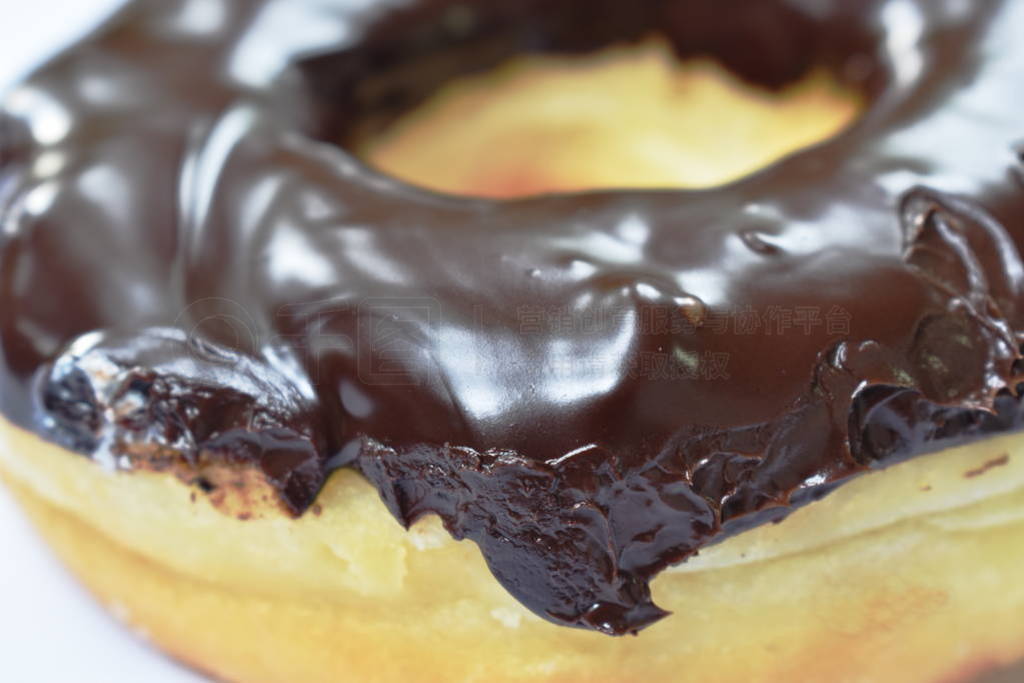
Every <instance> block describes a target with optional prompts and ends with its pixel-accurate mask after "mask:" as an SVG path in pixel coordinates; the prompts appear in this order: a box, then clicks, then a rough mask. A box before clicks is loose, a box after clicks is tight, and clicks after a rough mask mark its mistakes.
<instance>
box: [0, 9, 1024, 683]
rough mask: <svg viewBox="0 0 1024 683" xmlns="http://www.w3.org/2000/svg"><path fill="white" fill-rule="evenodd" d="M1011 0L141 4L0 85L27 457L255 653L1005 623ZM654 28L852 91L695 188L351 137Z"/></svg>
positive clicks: (154, 606)
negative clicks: (373, 147)
mask: <svg viewBox="0 0 1024 683" xmlns="http://www.w3.org/2000/svg"><path fill="white" fill-rule="evenodd" d="M1021 27H1024V5H1021V3H1019V2H1013V1H1012V0H983V1H979V2H962V1H960V0H864V1H862V2H852V1H846V0H820V1H817V2H813V1H808V0H762V1H760V2H744V1H741V0H715V1H712V0H676V1H672V2H670V1H664V2H661V1H655V0H644V1H642V2H634V3H621V2H613V1H612V0H590V1H589V2H584V1H583V0H558V1H557V2H540V1H539V0H520V1H518V2H511V1H508V2H505V1H501V0H488V1H486V2H484V1H480V2H466V1H465V0H462V1H461V2H458V1H453V0H410V1H408V2H402V3H391V2H385V1H383V0H366V1H360V2H350V1H347V0H303V1H301V2H298V1H296V0H160V1H157V0H150V1H139V2H135V3H133V4H130V5H129V6H128V7H127V8H126V9H124V10H123V11H122V12H120V13H119V14H118V15H117V16H116V17H115V18H113V19H112V20H111V21H110V22H109V23H107V24H106V25H105V26H104V27H102V28H101V29H100V30H98V31H97V32H96V33H95V34H93V35H92V36H90V37H88V38H86V39H85V40H83V41H82V42H81V43H80V44H78V45H76V46H75V47H73V48H71V49H70V50H69V51H67V52H66V53H65V54H63V55H62V56H60V57H58V58H56V59H55V60H53V61H52V62H50V63H49V64H48V65H46V66H45V67H43V68H42V69H40V70H39V71H38V72H37V73H35V74H34V75H32V76H31V77H30V78H29V79H27V80H26V81H25V82H24V83H23V84H22V85H20V86H19V87H17V88H15V89H14V90H12V91H11V92H10V93H8V94H7V95H6V97H5V98H4V101H3V108H2V110H0V414H2V416H3V418H2V429H0V440H2V446H0V471H2V472H3V477H4V479H5V481H6V482H7V484H8V485H9V487H10V488H11V490H12V491H13V492H14V494H15V495H16V497H17V498H18V499H19V500H20V501H21V502H22V503H23V504H24V506H25V508H26V509H27V510H28V511H29V514H30V515H31V517H32V518H33V519H34V520H35V522H36V524H37V525H38V526H39V528H40V530H41V532H42V533H43V534H44V535H45V536H46V537H47V539H48V540H49V541H50V542H51V543H52V545H53V546H54V548H55V549H56V551H57V553H58V554H59V555H60V557H61V558H62V559H63V560H64V561H65V562H66V563H67V564H68V565H69V566H70V567H71V568H72V569H73V570H74V571H75V572H76V574H77V575H78V576H80V577H81V579H82V581H83V582H84V583H85V584H86V585H87V586H88V587H89V588H90V589H91V590H92V591H93V592H94V593H95V594H96V595H97V596H98V597H99V599H100V600H102V601H103V602H104V603H106V604H108V605H110V606H111V608H112V609H114V610H115V611H116V612H117V613H119V614H121V615H122V616H124V618H125V619H126V620H127V621H128V622H129V623H130V624H132V625H134V626H135V627H137V628H140V629H142V630H144V631H145V632H146V633H147V634H149V635H150V637H151V638H152V639H153V640H154V641H155V642H156V643H157V644H158V645H159V646H160V647H161V648H163V649H164V650H166V651H167V652H170V653H171V654H173V655H175V656H177V657H179V658H180V659H182V660H183V661H185V662H188V663H190V664H191V665H193V666H195V667H196V668H198V669H201V670H204V671H208V672H210V673H211V674H212V675H214V676H216V677H219V678H224V679H228V680H240V681H242V680H244V681H257V680H267V681H292V680H302V681H317V680H324V681H337V680H360V681H362V680H374V681H409V680H417V681H432V680H439V681H440V680H446V681H450V680H467V681H468V680H488V681H513V680H544V681H569V680H587V681H622V680H647V681H662V680H664V681H669V680H671V681H707V680H715V681H725V682H730V681H820V680H829V681H864V680H871V681H940V680H942V681H948V680H967V679H968V678H970V677H971V676H974V675H977V674H979V673H982V672H984V671H987V670H989V669H992V668H997V667H1000V666H1004V665H1008V664H1011V663H1012V662H1014V661H1016V660H1018V659H1021V658H1024V620H1022V619H1021V618H1020V614H1021V613H1022V608H1024V587H1021V585H1020V582H1019V580H1018V579H1017V573H1018V568H1019V567H1020V566H1021V562H1022V561H1024V544H1022V543H1021V540H1022V538H1024V514H1022V512H1024V505H1022V503H1024V500H1022V496H1024V443H1022V442H1021V441H1020V438H1019V436H1018V435H1016V434H1015V433H1014V432H1015V431H1016V430H1017V428H1018V427H1019V426H1020V425H1021V422H1022V420H1024V412H1022V410H1024V409H1022V406H1021V402H1020V400H1019V398H1018V385H1019V383H1020V381H1021V380H1022V379H1024V378H1022V370H1024V364H1022V363H1021V362H1020V361H1021V342H1022V331H1024V311H1022V310H1021V302H1022V301H1024V298H1022V295H1024V291H1022V290H1024V262H1022V260H1021V254H1020V248H1021V244H1022V241H1024V220H1022V218H1021V216H1024V151H1022V148H1021V147H1020V143H1021V142H1022V139H1024V135H1022V133H1024V130H1022V128H1024V126H1022V124H1021V122H1020V120H1019V113H1018V110H1019V107H1018V106H1015V105H1016V104H1017V102H1018V100H1019V84H1020V83H1021V82H1022V79H1024V45H1022V44H1021V42H1020V40H1019V33H1020V28H1021ZM652 35H654V36H658V37H659V39H661V40H663V41H665V44H667V45H668V46H670V49H671V52H672V54H673V55H674V56H675V57H676V58H679V59H688V58H694V57H698V58H707V59H712V60H714V61H715V62H717V63H719V64H721V65H722V66H723V67H724V68H725V69H727V70H728V71H729V72H731V73H732V74H735V76H736V77H738V78H739V79H741V80H742V81H743V82H745V83H747V84H749V85H750V86H752V87H757V88H761V89H766V90H775V91H779V90H780V89H785V88H786V87H787V86H788V85H790V84H793V83H795V82H798V81H799V80H800V79H801V78H803V77H805V76H806V75H807V74H808V73H810V72H812V71H813V70H814V69H824V70H826V71H827V72H828V73H830V74H833V75H834V77H835V78H836V79H837V80H838V82H839V84H840V85H841V86H842V87H843V88H845V89H848V90H849V91H852V92H855V93H857V94H858V97H859V98H861V100H862V101H863V111H862V112H861V113H860V114H859V116H857V117H856V119H855V120H853V121H851V122H850V123H849V125H847V126H846V127H845V128H843V129H842V130H841V131H840V132H838V133H837V134H836V135H835V136H834V137H832V138H830V139H828V140H826V141H824V142H821V143H820V144H815V145H812V146H810V147H807V148H804V149H801V150H800V151H797V152H795V153H793V154H791V155H788V156H785V157H784V158H782V159H780V160H778V161H775V162H773V163H771V164H770V165H769V166H768V167H766V168H764V169H762V170H760V171H758V172H755V173H752V174H748V175H745V176H744V177H742V178H740V179H738V180H735V181H732V182H729V183H726V184H720V185H716V186H714V187H707V188H701V189H679V188H658V187H655V188H648V189H637V188H629V189H622V188H618V189H617V188H615V187H611V188H602V189H598V190H594V191H586V190H580V191H572V192H552V193H543V192H542V193H540V194H532V193H531V192H527V193H526V194H528V195H529V196H525V197H519V198H513V199H495V198H481V197H474V196H463V195H459V194H456V193H448V192H438V191H431V190H429V189H426V188H423V187H420V186H417V185H414V184H412V183H409V182H406V181H403V180H401V179H399V178H398V177H396V176H395V175H394V174H391V173H387V172H385V171H383V170H381V169H379V168H376V167H375V166H373V165H372V164H370V163H368V162H367V161H366V160H365V159H363V158H361V157H360V156H358V155H356V154H355V153H354V152H353V149H355V147H356V146H357V145H358V144H359V141H361V140H366V139H369V138H372V137H373V136H374V135H377V134H379V133H380V132H381V131H385V130H388V129H389V127H392V126H394V125H395V124H396V122H397V121H400V120H401V119H402V117H403V116H405V115H406V114H407V113H408V112H410V111H413V110H415V109H416V108H417V107H420V106H421V105H424V103H426V102H428V101H429V100H430V98H431V96H432V94H434V93H436V92H438V91H439V90H440V89H442V88H443V87H444V85H445V84H448V83H451V82H453V81H455V80H457V79H459V78H466V77H471V76H472V75H473V74H480V73H484V72H487V71H488V70H490V69H494V68H498V67H499V66H500V65H501V64H503V63H505V62H507V60H509V59H513V58H515V57H517V56H521V55H549V56H563V57H564V56H576V57H580V56H583V57H585V56H587V55H593V54H595V53H597V52H600V51H601V50H604V49H606V48H609V47H611V46H615V45H622V44H626V45H629V44H632V45H636V44H639V43H641V42H642V41H644V40H646V39H648V38H649V37H650V36H652ZM722 135H723V138H724V136H727V135H728V131H727V130H723V132H722ZM493 152H494V153H495V154H497V153H499V152H500V150H493ZM537 155H538V156H541V157H542V156H543V155H544V149H543V148H542V147H540V146H538V149H537ZM441 161H442V162H443V160H441ZM81 456H87V457H81ZM459 541H471V543H466V542H459ZM652 582H653V586H654V587H653V593H652ZM609 636H624V637H620V638H613V637H609ZM634 636H635V637H634Z"/></svg>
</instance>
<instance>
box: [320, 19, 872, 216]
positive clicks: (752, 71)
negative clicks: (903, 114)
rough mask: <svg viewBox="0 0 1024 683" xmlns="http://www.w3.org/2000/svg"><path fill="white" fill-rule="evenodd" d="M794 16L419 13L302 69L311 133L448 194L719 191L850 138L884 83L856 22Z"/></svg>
mask: <svg viewBox="0 0 1024 683" xmlns="http://www.w3.org/2000/svg"><path fill="white" fill-rule="evenodd" d="M795 4H796V3H792V2H784V1H782V0H779V1H773V0H767V1H765V2H758V3H750V2H743V1H741V0H715V1H714V2H712V1H711V0H680V1H679V2H674V3H665V2H654V1H647V2H637V3H621V2H613V1H612V0H595V1H591V2H583V1H582V0H558V1H555V2H545V3H541V2H534V1H529V0H527V1H525V2H519V3H511V2H509V3H505V2H495V3H459V2H442V3H434V4H431V3H422V4H417V7H416V8H414V9H410V10H406V11H397V12H394V13H392V14H389V15H388V17H387V19H385V20H381V21H379V22H378V23H377V24H375V25H372V26H371V27H370V29H369V32H368V36H367V40H365V41H364V42H362V43H361V44H360V45H359V46H357V47H355V48H352V49H350V50H347V51H342V52H339V53H336V54H330V55H326V56H323V57H318V58H316V59H313V60H310V61H308V62H307V63H306V64H305V65H304V67H303V69H304V72H305V74H306V75H307V78H308V82H309V84H310V92H311V93H312V94H313V99H314V102H316V107H315V108H316V113H317V116H316V119H317V132H316V134H317V136H318V137H321V138H322V139H325V140H329V141H331V142H334V143H337V144H341V145H342V146H344V147H345V148H346V149H347V150H348V151H350V152H351V153H353V154H354V155H355V156H357V157H359V158H360V159H362V160H363V161H364V162H366V163H367V164H368V165H369V166H371V167H373V168H375V169H377V170H378V171H380V172H382V173H384V174H386V175H389V176H392V177H395V178H398V179H401V180H404V181H406V182H408V183H411V184H413V185H418V186H421V187H424V188H427V189H431V190H435V191H439V192H444V193H449V194H457V195H468V196H482V197H491V198H516V197H524V196H532V195H540V194H548V193H564V192H578V191H587V190H608V189H638V188H651V189H667V188H688V189H692V188H708V187H713V186H717V185H722V184H726V183H728V182H731V181H734V180H736V179H738V178H742V177H744V176H746V175H749V174H751V173H754V172H756V171H758V170H759V169H762V168H764V167H765V166H768V165H770V164H772V163H773V162H776V161H778V160H779V159H781V158H783V157H785V156H787V155H790V154H792V153H793V152H795V151H797V150H800V149H803V148H806V147H808V146H811V145H814V144H816V143H820V142H822V141H824V140H827V139H829V138H831V137H833V136H835V135H837V134H839V133H840V132H841V131H843V130H845V129H847V128H848V127H849V126H850V125H851V124H852V123H853V122H854V121H856V119H857V118H858V116H859V115H860V114H862V112H863V111H864V110H865V108H866V106H867V105H868V103H869V102H870V100H871V99H872V98H873V97H874V95H875V93H876V92H877V91H879V90H880V88H881V85H882V83H883V81H884V80H885V74H884V69H883V68H882V66H881V65H882V63H883V62H882V60H880V59H878V58H877V57H876V52H877V45H876V43H877V42H878V41H877V39H876V38H875V37H874V36H873V35H872V30H871V28H870V27H860V26H858V25H857V20H856V13H855V14H852V15H851V16H850V17H848V18H844V17H842V16H836V15H835V14H831V15H830V16H829V17H828V19H818V18H815V17H814V16H813V15H811V14H809V13H808V14H805V13H802V12H801V11H800V10H798V9H797V8H795V7H794V5H795ZM421 5H429V7H428V8H427V9H423V8H422V6H421ZM439 5H441V7H439ZM844 20H848V21H849V22H850V25H849V27H848V29H847V30H845V31H844V32H843V33H842V35H844V36H847V38H845V39H844V40H843V41H839V42H837V41H835V39H834V35H835V33H834V32H829V33H830V34H831V35H832V36H833V38H832V40H831V41H830V42H826V41H824V40H823V39H822V38H821V36H823V35H824V33H825V32H823V31H821V30H820V29H821V28H822V26H821V24H820V22H822V21H844Z"/></svg>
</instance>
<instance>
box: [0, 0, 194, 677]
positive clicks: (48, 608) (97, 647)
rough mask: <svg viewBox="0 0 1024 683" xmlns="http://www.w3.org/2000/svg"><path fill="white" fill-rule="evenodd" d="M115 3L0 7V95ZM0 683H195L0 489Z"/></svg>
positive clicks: (1, 1) (33, 2)
mask: <svg viewBox="0 0 1024 683" xmlns="http://www.w3.org/2000/svg"><path fill="white" fill-rule="evenodd" d="M121 4H123V3H122V0H0V93H3V92H5V91H6V90H7V89H8V88H9V87H10V85H11V84H12V83H13V82H14V81H16V80H17V79H18V78H20V77H22V76H23V75H24V74H25V73H26V72H27V71H28V70H29V69H31V68H33V67H34V66H36V65H37V64H38V63H39V62H40V61H41V60H43V59H46V58H47V57H49V56H50V55H52V54H53V53H54V52H55V51H57V50H59V49H60V48H61V47H63V46H64V45H66V44H68V43H69V42H71V41H73V40H74V39H75V38H77V37H78V36H79V35H81V34H82V33H84V32H86V31H88V30H90V28H91V27H92V26H93V25H95V24H96V23H97V22H98V21H100V20H102V18H103V17H104V16H105V15H106V14H108V13H109V12H111V11H112V10H113V9H115V8H116V7H118V6H119V5H121ZM0 680H3V681H9V682H10V683H94V682H95V683H101V682H102V683H122V682H124V683H128V682H130V683H199V682H200V681H201V680H203V679H201V678H199V677H197V676H196V675H194V674H192V673H191V672H188V671H185V670H183V669H182V668H180V667H178V666H177V665H176V664H174V663H173V662H171V661H170V660H168V659H166V658H165V657H164V656H163V655H161V654H160V653H158V652H156V651H155V650H153V649H151V648H150V646H148V645H147V644H146V643H144V642H142V641H141V640H140V639H138V638H137V637H136V636H134V635H133V634H131V633H130V632H129V631H127V630H126V629H124V628H122V626H121V625H120V624H119V623H117V622H116V621H115V620H114V619H112V618H111V617H109V616H108V615H107V614H106V613H105V612H103V610H101V609H100V608H99V607H98V606H97V605H96V604H95V603H93V602H92V599H91V598H90V597H89V595H88V594H87V593H86V592H85V591H84V590H83V589H82V588H81V587H80V586H79V585H78V584H77V583H76V582H75V580H74V579H73V578H72V577H71V576H70V575H69V574H68V573H67V572H66V571H65V570H64V569H63V568H62V567H61V566H60V565H59V564H58V563H57V561H56V560H55V559H54V557H53V555H52V554H51V553H50V552H49V550H48V549H47V548H46V547H45V545H44V544H43V543H42V542H41V541H40V540H39V539H38V538H36V536H35V533H34V531H33V529H32V528H31V526H29V524H28V521H27V520H26V519H25V517H24V516H23V515H22V513H21V511H20V510H19V509H18V508H17V507H16V506H15V504H14V502H13V501H12V500H11V498H10V496H9V495H8V493H7V492H6V491H5V490H3V488H2V486H0Z"/></svg>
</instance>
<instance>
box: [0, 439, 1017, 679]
mask: <svg viewBox="0 0 1024 683" xmlns="http://www.w3.org/2000/svg"><path fill="white" fill-rule="evenodd" d="M1004 455H1005V456H1007V459H1006V464H1004V465H1000V466H995V467H990V468H989V469H988V470H986V471H985V472H984V473H983V474H980V475H977V476H973V477H966V476H965V473H966V472H970V471H975V470H978V469H980V468H983V467H984V466H985V464H986V463H990V462H992V461H993V460H999V461H1000V462H1001V458H1002V456H1004ZM0 471H2V472H3V473H4V474H5V478H6V479H7V480H8V481H9V483H10V484H11V487H12V489H13V490H14V491H15V493H16V494H17V496H18V497H19V498H20V499H21V501H22V502H23V503H24V504H25V506H26V508H27V509H28V511H29V513H30V514H31V516H32V518H33V519H34V520H35V522H36V523H37V524H38V525H39V527H40V529H41V530H42V532H43V533H44V535H46V536H47V538H49V540H50V541H51V542H52V543H53V545H54V547H55V548H56V549H57V551H58V553H59V554H60V555H61V556H62V557H63V559H64V560H65V561H66V562H67V563H68V564H69V565H70V566H71V567H72V568H73V569H74V570H75V571H76V572H77V573H78V575H79V576H80V577H81V578H82V579H83V581H84V582H85V583H86V584H87V585H88V586H89V587H90V588H91V589H92V590H93V591H95V593H96V594H97V595H98V596H100V598H101V599H102V600H103V601H104V602H105V603H107V604H108V605H110V606H111V607H114V608H115V610H116V612H117V613H118V614H121V615H123V616H124V617H125V618H126V619H127V620H128V621H129V622H130V623H131V624H132V625H133V626H135V627H137V628H139V629H141V630H142V631H144V632H145V633H147V634H149V636H150V637H151V638H152V639H153V640H154V641H155V642H156V643H157V644H158V645H160V646H161V647H163V648H165V649H167V650H168V651H169V652H171V653H173V654H175V655H177V656H179V657H181V658H182V659H184V660H185V661H188V662H190V663H192V664H194V665H195V666H197V667H199V668H201V669H204V670H207V671H211V672H214V673H216V674H217V675H218V676H220V677H223V678H225V679H229V680H236V681H297V680H301V681H360V682H362V681H403V682H409V681H481V682H483V681H608V682H611V681H616V682H618V681H621V682H623V683H625V682H627V681H649V682H655V681H676V682H689V681H694V682H697V681H700V682H703V681H709V680H713V681H716V682H722V683H732V682H736V683H740V682H742V683H753V682H760V681H764V682H772V683H775V682H779V683H782V682H786V683H792V682H799V681H835V682H844V681H850V682H853V681H864V682H867V681H872V682H875V681H878V682H885V681H893V682H894V683H896V682H899V683H914V682H915V681H922V682H925V681H927V682H933V681H935V682H937V681H953V680H959V679H962V678H964V677H966V676H968V675H970V674H972V673H974V672H975V671H979V670H983V669H985V668H987V667H990V666H995V665H998V664H1005V663H1008V662H1011V661H1013V660H1014V659H1016V658H1018V657H1020V656H1022V655H1024V619H1022V618H1021V616H1020V615H1021V614H1024V582H1022V581H1021V580H1020V568H1021V567H1022V566H1024V439H1022V437H1019V436H1010V437H1003V438H998V439H991V440H988V441H984V442H982V443H980V444H977V445H974V446H969V447H964V448H959V449H955V450H949V451H946V452H943V453H939V454H935V455H929V456H925V457H921V458H917V459H914V460H912V461H910V462H908V463H905V464H902V465H899V466H897V467H893V468H891V469H890V470H887V471H884V472H878V473H873V474H870V475H867V476H865V477H863V478H861V479H859V480H857V481H854V482H852V483H850V484H849V485H847V486H844V487H842V488H841V489H840V490H839V491H838V492H836V493H835V494H833V495H831V496H829V497H828V498H826V499H825V500H823V501H821V502H819V503H816V504H814V505H812V506H809V507H807V508H804V509H802V510H800V511H798V512H796V513H795V514H794V515H793V516H792V517H791V518H790V519H789V520H787V521H786V522H783V523H782V524H779V525H774V526H770V527H764V528H761V529H757V530H754V531H752V532H750V533H747V534H742V535H740V536H738V537H735V538H733V539H730V540H728V541H726V542H725V543H723V544H721V545H720V546H717V547H715V548H711V549H708V550H707V551H706V552H705V553H704V554H703V556H702V557H700V558H698V559H697V560H695V561H694V562H692V563H690V564H689V565H684V566H683V567H682V568H680V569H676V570H671V571H668V572H666V573H664V574H662V575H661V576H660V577H659V578H658V579H657V580H656V581H655V583H654V595H655V598H656V600H657V601H658V602H659V603H660V604H661V605H663V606H664V607H666V608H668V609H670V610H672V611H673V612H674V614H673V615H672V616H671V617H669V618H667V619H665V620H664V621H663V622H661V623H659V624H656V625H654V626H653V627H651V628H649V629H648V630H646V631H644V632H643V633H642V634H641V635H640V636H638V637H627V638H620V639H612V638H609V637H607V636H602V635H598V634H594V633H588V632H583V631H577V630H572V629H568V628H564V627H558V626H554V625H552V624H549V623H547V622H545V621H543V620H541V619H539V618H537V617H535V616H533V615H532V614H530V613H529V612H527V611H525V610H524V609H523V608H522V607H521V606H520V605H518V604H517V603H516V602H515V600H513V599H512V598H511V597H510V596H509V595H508V594H506V593H505V592H504V591H503V590H502V589H501V588H500V587H499V586H498V584H497V582H496V581H495V580H494V579H493V577H492V576H491V574H490V572H489V571H488V570H487V568H486V566H485V564H484V562H483V561H482V559H481V557H480V554H479V552H478V551H477V549H476V548H475V546H473V545H472V544H471V543H468V542H463V543H457V542H455V541H452V540H451V539H450V538H449V537H448V536H447V535H446V534H445V533H444V532H443V531H442V530H441V529H440V528H439V525H438V524H437V522H436V520H434V519H428V520H425V521H424V522H423V523H421V524H419V525H417V526H416V527H415V528H414V529H413V530H412V531H411V532H406V531H404V530H403V529H401V527H400V526H399V525H398V524H397V522H395V521H394V519H393V518H392V517H391V516H390V515H389V514H388V512H387V511H386V509H385V508H384V505H383V503H381V502H380V500H379V499H378V497H377V494H376V492H375V491H374V490H373V489H372V487H370V486H369V484H367V483H366V482H365V481H363V480H362V479H361V478H360V477H359V476H357V475H356V474H354V473H352V472H349V471H341V472H337V473H335V474H334V475H333V476H332V477H331V479H330V481H329V483H328V485H327V488H326V489H325V490H324V492H323V493H322V494H321V496H320V498H319V505H320V508H321V512H320V514H315V513H307V514H306V515H305V516H303V517H301V518H299V519H292V518H289V517H287V516H285V515H284V514H283V513H281V512H280V511H278V509H277V508H275V507H273V506H266V507H265V508H264V509H263V510H262V514H260V515H257V517H256V518H253V519H249V520H247V521H242V520H239V519H237V518H235V517H233V516H231V515H227V514H224V513H223V512H221V511H220V510H218V509H216V508H215V507H214V506H213V505H211V504H210V503H209V502H208V500H207V499H206V498H204V497H203V496H201V495H200V496H197V497H196V498H195V500H194V501H193V500H192V496H191V494H192V490H191V489H190V488H189V487H187V486H185V485H184V484H182V483H181V482H180V481H179V480H178V479H176V478H174V477H173V476H171V475H168V474H155V473H147V472H109V471H107V470H104V469H103V468H101V467H99V466H97V465H96V464H95V463H93V462H91V461H89V460H88V459H86V458H84V457H81V456H77V455H74V454H71V453H69V452H66V451H64V450H63V449H61V448H58V447H56V446H53V445H51V444H48V443H44V442H43V441H41V440H40V439H38V438H37V437H35V436H33V435H30V434H28V433H26V432H24V431H22V430H20V429H18V428H15V427H12V426H10V425H6V424H5V425H4V426H3V427H2V428H0Z"/></svg>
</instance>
